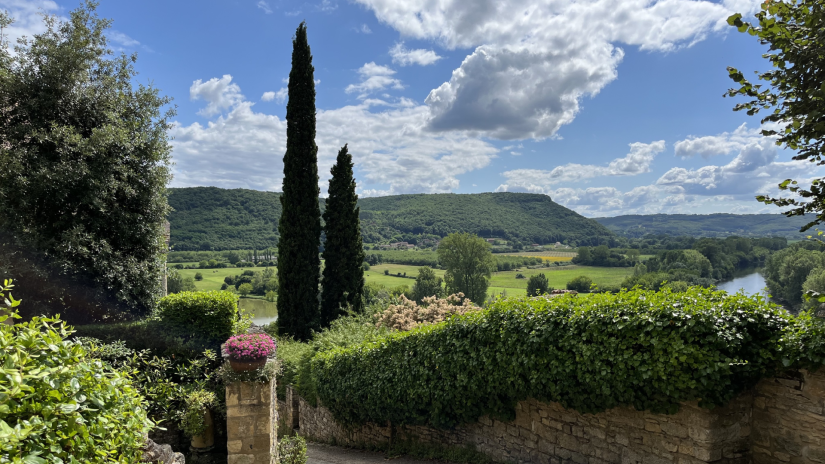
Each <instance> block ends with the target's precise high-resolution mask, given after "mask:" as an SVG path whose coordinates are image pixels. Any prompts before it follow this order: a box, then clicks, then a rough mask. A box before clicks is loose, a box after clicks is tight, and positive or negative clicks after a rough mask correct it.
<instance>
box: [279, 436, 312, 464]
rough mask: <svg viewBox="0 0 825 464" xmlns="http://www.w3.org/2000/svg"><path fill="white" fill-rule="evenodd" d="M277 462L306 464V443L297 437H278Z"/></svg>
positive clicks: (282, 463)
mask: <svg viewBox="0 0 825 464" xmlns="http://www.w3.org/2000/svg"><path fill="white" fill-rule="evenodd" d="M278 462H279V463H281V464H306V463H307V442H306V440H304V438H303V437H301V436H299V435H295V436H286V437H280V438H279V440H278Z"/></svg>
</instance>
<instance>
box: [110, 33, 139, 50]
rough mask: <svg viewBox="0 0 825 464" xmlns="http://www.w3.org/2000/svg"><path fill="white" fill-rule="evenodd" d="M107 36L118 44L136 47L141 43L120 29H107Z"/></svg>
mask: <svg viewBox="0 0 825 464" xmlns="http://www.w3.org/2000/svg"><path fill="white" fill-rule="evenodd" d="M106 37H107V38H108V39H109V40H110V41H112V42H115V43H117V44H119V45H121V46H123V47H136V46H138V45H140V42H138V41H137V40H135V39H133V38H131V37H129V36H128V35H126V34H124V33H122V32H118V31H115V30H109V31H107V32H106Z"/></svg>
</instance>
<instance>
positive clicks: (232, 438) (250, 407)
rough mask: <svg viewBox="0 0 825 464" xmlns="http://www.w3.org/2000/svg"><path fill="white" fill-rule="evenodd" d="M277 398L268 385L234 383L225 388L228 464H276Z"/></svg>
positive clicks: (273, 383) (271, 383)
mask: <svg viewBox="0 0 825 464" xmlns="http://www.w3.org/2000/svg"><path fill="white" fill-rule="evenodd" d="M277 427H278V399H277V398H276V396H275V379H274V378H273V379H272V380H271V381H270V382H269V383H256V382H236V383H233V384H231V385H229V386H227V387H226V432H227V433H226V435H227V442H226V449H227V453H228V458H227V460H228V464H261V463H269V464H275V462H276V458H275V456H276V451H277V447H278V436H277Z"/></svg>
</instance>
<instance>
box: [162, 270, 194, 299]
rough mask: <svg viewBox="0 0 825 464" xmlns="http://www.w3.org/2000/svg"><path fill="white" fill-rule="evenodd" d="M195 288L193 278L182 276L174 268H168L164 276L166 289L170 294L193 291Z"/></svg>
mask: <svg viewBox="0 0 825 464" xmlns="http://www.w3.org/2000/svg"><path fill="white" fill-rule="evenodd" d="M196 290H197V288H195V280H194V279H192V278H191V277H186V278H184V277H183V276H182V275H180V273H179V272H178V271H177V270H175V269H172V270H170V271H169V274H168V275H167V276H166V291H167V292H168V293H169V294H170V295H171V294H173V293H180V292H194V291H196Z"/></svg>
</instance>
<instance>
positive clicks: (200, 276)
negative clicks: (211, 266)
mask: <svg viewBox="0 0 825 464" xmlns="http://www.w3.org/2000/svg"><path fill="white" fill-rule="evenodd" d="M195 280H197V281H198V282H200V281H201V280H203V274H201V273H200V272H196V273H195Z"/></svg>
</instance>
